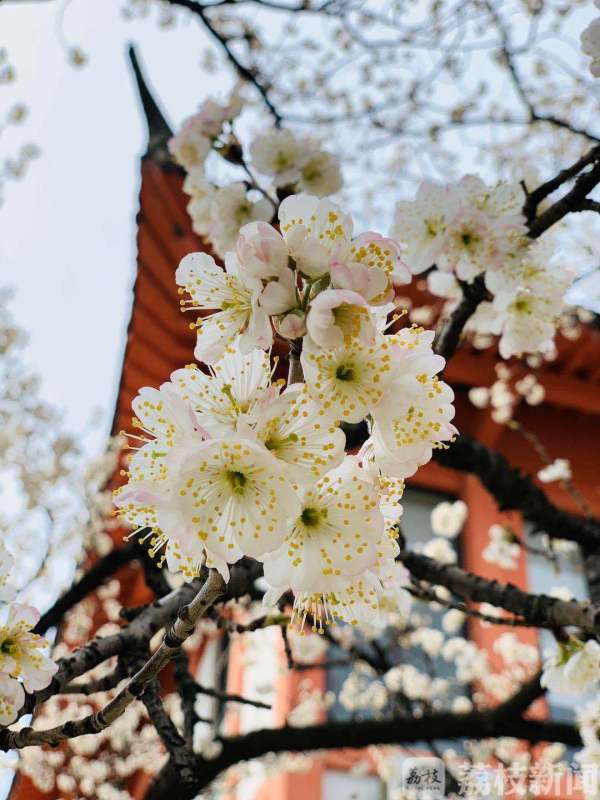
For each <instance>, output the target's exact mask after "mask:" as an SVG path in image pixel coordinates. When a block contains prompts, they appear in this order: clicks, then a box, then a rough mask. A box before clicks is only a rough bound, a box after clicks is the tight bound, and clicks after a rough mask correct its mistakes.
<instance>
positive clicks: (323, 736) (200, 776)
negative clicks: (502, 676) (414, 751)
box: [146, 711, 581, 800]
mask: <svg viewBox="0 0 600 800" xmlns="http://www.w3.org/2000/svg"><path fill="white" fill-rule="evenodd" d="M504 736H510V737H515V738H517V739H523V740H525V741H529V742H532V743H537V742H546V741H548V742H563V743H564V744H567V745H571V746H573V747H577V746H580V744H581V739H580V737H579V733H578V732H577V729H576V728H574V727H573V726H571V725H564V724H562V723H557V722H539V721H537V720H525V719H521V718H519V717H515V716H512V717H510V716H507V715H503V714H501V713H499V712H498V711H490V712H479V711H474V712H471V713H468V714H450V713H438V714H429V715H424V716H422V717H416V718H410V719H407V718H403V717H399V718H393V719H388V720H369V721H352V722H344V723H328V724H326V725H311V726H308V727H304V728H291V727H285V728H274V729H266V730H259V731H253V732H252V733H248V734H245V735H244V736H237V737H232V738H227V739H222V740H221V741H222V743H223V750H222V752H221V754H220V755H219V757H218V758H216V759H214V760H213V761H207V760H205V759H202V758H198V759H197V762H196V770H195V780H194V782H193V784H191V785H190V786H186V787H185V788H182V790H180V793H179V794H178V800H192V798H194V797H195V796H196V794H198V793H199V792H200V791H201V790H202V789H204V788H205V787H206V786H208V785H209V784H210V783H211V782H212V781H213V780H214V779H215V778H216V777H217V776H218V775H219V774H220V773H221V772H223V771H224V770H226V769H227V768H229V767H231V766H234V765H235V764H240V763H246V762H247V761H249V760H251V759H254V758H260V757H261V756H264V755H267V754H268V753H283V752H288V751H297V752H310V751H315V750H326V749H339V748H342V749H344V748H348V749H356V748H363V747H367V746H369V745H374V744H379V745H381V744H395V745H401V744H414V743H417V742H427V741H431V740H432V739H465V738H467V739H481V738H487V737H504ZM176 780H177V776H176V774H175V773H174V772H173V770H172V768H170V767H169V768H167V769H165V770H163V772H162V773H161V774H160V775H159V777H158V779H157V780H156V781H155V783H154V785H153V786H152V787H151V788H150V790H149V792H148V795H147V798H146V800H169V799H170V798H171V797H172V789H173V786H174V785H176Z"/></svg>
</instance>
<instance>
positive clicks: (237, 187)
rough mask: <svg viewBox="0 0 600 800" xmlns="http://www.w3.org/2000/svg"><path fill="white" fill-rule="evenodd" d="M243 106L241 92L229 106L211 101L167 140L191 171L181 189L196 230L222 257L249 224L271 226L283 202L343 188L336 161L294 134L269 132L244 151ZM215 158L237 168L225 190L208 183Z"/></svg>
mask: <svg viewBox="0 0 600 800" xmlns="http://www.w3.org/2000/svg"><path fill="white" fill-rule="evenodd" d="M242 107H243V104H242V99H241V97H240V95H239V93H238V91H237V89H235V90H234V92H233V94H232V95H231V97H230V98H229V100H228V101H227V102H226V103H225V104H220V103H218V102H216V101H215V100H213V99H211V98H209V99H207V100H205V101H204V103H203V104H202V105H201V106H200V109H199V110H198V111H197V113H196V114H194V115H193V116H192V117H189V118H188V119H187V120H186V121H185V122H184V123H183V125H182V127H181V129H180V131H179V132H178V133H177V135H176V136H174V137H173V138H172V139H171V140H170V141H169V150H170V152H171V155H172V156H173V158H174V159H175V161H176V162H177V163H178V164H179V165H180V166H182V167H183V168H184V169H185V170H186V172H187V177H186V179H185V182H184V186H183V188H184V191H185V192H186V193H187V194H188V195H190V202H189V204H188V213H189V215H190V217H191V220H192V227H193V229H194V231H195V232H196V233H197V234H198V235H199V236H202V237H203V238H205V239H206V240H207V241H208V242H209V243H210V244H211V245H212V247H213V249H214V250H215V252H216V253H217V254H218V255H220V256H224V254H225V253H226V252H227V251H228V250H231V249H232V248H234V246H235V242H236V239H237V236H238V232H239V230H240V228H241V227H243V226H244V225H245V224H247V223H250V222H259V221H262V222H269V221H270V220H271V219H272V218H273V215H274V211H275V209H276V207H277V205H278V202H279V199H280V198H282V197H286V196H288V195H290V194H294V193H298V192H309V193H311V194H313V195H317V196H318V197H324V196H325V195H330V194H334V193H335V192H337V191H338V190H339V189H340V188H341V187H342V177H341V172H340V166H339V161H338V159H337V158H336V157H335V156H333V155H332V154H331V153H328V152H327V151H325V150H323V149H322V148H321V147H320V146H319V144H318V143H317V142H315V141H313V140H312V139H308V138H302V137H298V136H296V135H295V134H294V133H292V131H290V130H287V129H283V130H282V129H276V128H273V129H271V130H268V131H266V132H264V133H262V134H260V135H259V136H257V137H256V138H255V139H254V140H253V141H252V142H251V144H250V146H249V147H248V149H247V152H246V151H245V149H244V148H243V147H242V144H241V143H240V141H239V140H238V138H237V136H236V135H235V132H234V130H233V121H234V120H235V118H236V117H237V116H238V115H239V113H240V112H241V110H242ZM211 153H214V154H217V155H219V156H220V157H221V158H222V159H224V160H225V161H227V162H228V163H229V165H230V166H231V165H233V166H234V167H235V168H236V169H237V172H238V176H237V177H236V179H235V180H233V181H232V182H230V183H227V184H226V185H216V184H215V183H214V182H212V181H211V180H209V178H208V177H207V175H206V162H207V159H208V157H209V155H210V154H211ZM255 173H259V174H260V176H261V179H262V178H264V179H266V183H265V182H264V181H263V182H261V183H259V179H258V178H257V177H256V175H255ZM263 184H264V185H263Z"/></svg>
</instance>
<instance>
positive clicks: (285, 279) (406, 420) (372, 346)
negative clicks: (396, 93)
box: [115, 195, 456, 630]
mask: <svg viewBox="0 0 600 800" xmlns="http://www.w3.org/2000/svg"><path fill="white" fill-rule="evenodd" d="M279 221H280V225H281V233H280V232H279V231H277V230H276V229H275V228H274V227H272V226H270V225H268V224H266V223H260V222H258V223H256V222H255V223H251V224H249V225H246V226H244V227H243V228H242V229H241V231H240V235H239V237H238V240H237V242H236V250H235V252H228V253H227V254H226V256H225V265H226V266H225V269H224V270H223V269H222V268H221V267H219V266H217V264H216V263H215V261H214V260H213V259H212V258H211V257H210V256H208V255H206V254H203V253H194V254H191V255H188V256H186V257H185V258H184V259H183V261H182V262H181V264H180V266H179V268H178V270H177V273H176V280H177V282H178V283H179V284H180V286H181V287H182V292H184V293H185V294H187V295H188V298H189V299H185V300H183V301H182V305H183V308H184V309H190V310H195V311H197V312H199V313H200V314H203V316H200V317H199V318H198V320H197V322H196V323H195V327H196V329H197V334H198V335H197V344H196V349H195V355H196V358H197V359H198V360H199V361H201V362H204V363H205V364H207V365H208V368H207V372H204V371H203V370H201V369H199V368H198V367H196V366H188V367H186V368H184V369H180V370H177V371H176V372H174V373H173V374H172V375H171V380H170V381H169V382H168V383H165V384H163V385H162V386H161V387H160V389H150V388H146V389H142V391H141V392H140V394H139V396H138V397H137V398H136V399H135V400H134V403H133V408H134V411H135V415H136V419H135V420H134V424H135V427H136V428H138V430H139V434H140V435H139V436H136V437H135V438H136V440H137V441H138V442H139V443H140V446H139V448H138V449H137V450H136V452H135V454H134V455H133V456H132V457H131V459H130V463H129V481H128V483H127V485H126V486H124V487H122V488H121V489H120V490H118V492H117V493H116V497H115V502H116V504H117V505H118V507H119V509H120V514H121V516H122V517H123V518H124V519H125V520H126V521H127V522H128V523H129V524H130V525H132V526H133V527H135V528H136V529H143V528H145V529H147V528H150V529H151V531H152V532H151V534H147V535H148V536H149V538H150V549H151V552H152V553H158V552H159V550H162V548H164V549H165V553H164V557H165V558H166V561H167V564H168V566H169V567H170V568H171V569H174V570H176V571H180V572H182V573H183V574H184V575H185V576H186V577H192V576H194V575H196V574H197V573H198V569H199V567H200V566H201V565H202V564H206V565H207V566H210V567H215V568H216V569H218V570H219V571H220V572H221V574H222V575H223V576H224V577H225V578H226V579H227V577H228V574H229V570H228V565H229V564H232V563H235V562H236V561H237V560H238V559H240V558H241V557H242V556H249V557H252V558H256V559H259V560H261V561H262V562H263V564H264V574H265V578H266V580H267V582H268V584H269V586H270V587H271V589H270V590H269V591H268V592H267V595H266V602H272V603H275V602H276V601H277V599H278V598H279V597H280V596H281V595H282V594H283V593H285V592H286V591H288V590H289V589H291V590H292V591H293V593H294V595H295V613H296V615H297V616H298V617H299V618H300V619H301V620H302V621H304V619H306V617H310V619H311V620H312V621H313V624H314V627H315V628H316V629H318V630H322V625H323V623H327V622H330V621H334V620H335V619H344V620H347V621H351V622H360V621H367V620H370V619H373V618H374V617H376V616H377V615H378V613H379V611H380V610H382V609H384V608H385V609H386V610H389V609H390V607H395V608H399V607H401V606H403V607H406V603H405V602H404V598H403V595H404V594H405V592H404V589H403V588H402V585H403V580H404V579H403V578H402V576H401V575H400V574H399V573H398V570H397V565H396V564H395V563H394V559H395V556H396V555H397V553H398V545H397V542H396V538H397V530H396V527H395V526H396V524H397V522H398V519H399V517H400V514H401V511H402V509H401V506H400V499H401V497H402V491H403V479H404V478H406V477H408V476H410V475H412V474H413V473H414V472H415V471H416V470H417V469H418V467H419V466H421V465H423V464H425V463H426V462H427V461H429V459H430V458H431V455H432V451H433V449H434V448H435V447H438V446H440V445H441V443H442V442H444V441H447V440H449V439H451V438H452V437H453V436H454V434H455V432H456V431H455V428H454V426H453V425H452V423H451V419H452V417H453V414H454V409H453V405H452V401H453V394H452V391H451V389H450V388H449V387H448V386H447V385H446V384H445V383H443V382H442V381H441V380H439V378H438V376H437V373H438V372H439V371H440V370H441V369H442V368H443V366H444V359H443V358H441V357H440V356H437V355H435V354H434V353H433V351H432V348H431V344H432V339H433V333H432V332H429V331H424V330H422V329H420V328H416V327H412V328H408V329H402V330H400V331H399V332H397V333H394V334H386V333H385V332H384V331H385V321H386V317H387V313H388V312H389V309H390V307H391V306H390V304H389V301H390V299H391V297H392V296H393V292H394V284H395V283H397V282H405V281H407V280H408V277H409V275H408V271H407V269H406V267H405V266H404V264H403V262H402V261H401V258H400V250H399V247H398V245H397V243H396V242H395V241H393V240H391V239H387V238H385V237H383V236H381V235H379V234H376V233H363V234H360V235H358V236H354V235H353V224H352V219H351V218H350V217H349V216H348V215H347V214H345V213H344V212H343V211H342V210H341V209H340V208H339V207H338V206H336V205H335V204H333V203H331V202H329V201H327V200H319V199H318V198H316V197H314V196H311V195H294V196H291V197H288V198H287V199H286V200H284V202H283V203H282V204H281V208H280V213H279ZM275 337H277V338H279V339H284V340H285V339H287V340H293V347H294V348H295V350H296V351H301V357H300V364H301V367H302V371H303V377H304V380H305V382H303V381H302V382H299V377H300V376H298V377H296V376H294V375H291V377H290V381H289V385H288V386H287V387H286V388H284V387H283V385H282V382H281V381H278V380H274V377H273V371H272V369H271V359H270V348H271V345H272V342H273V340H274V338H275ZM362 420H367V423H368V427H369V434H370V435H369V437H368V439H367V441H366V442H365V444H364V446H363V447H362V449H361V451H360V453H359V454H358V455H357V456H349V455H345V452H344V450H345V437H344V433H343V432H342V429H341V427H340V424H341V423H342V422H350V423H357V422H360V421H362ZM384 587H385V588H384Z"/></svg>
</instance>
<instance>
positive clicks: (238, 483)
mask: <svg viewBox="0 0 600 800" xmlns="http://www.w3.org/2000/svg"><path fill="white" fill-rule="evenodd" d="M225 477H226V478H227V482H228V483H229V485H230V486H231V489H232V491H233V492H234V493H235V494H244V486H245V485H246V483H247V480H248V479H247V478H246V476H245V475H244V473H243V472H235V471H234V470H229V472H226V473H225Z"/></svg>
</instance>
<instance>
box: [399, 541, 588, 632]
mask: <svg viewBox="0 0 600 800" xmlns="http://www.w3.org/2000/svg"><path fill="white" fill-rule="evenodd" d="M398 560H399V561H401V562H402V563H403V564H404V566H405V567H406V568H407V570H408V571H409V572H410V573H411V575H413V576H414V577H415V578H418V579H419V580H423V581H428V582H429V583H433V584H436V585H438V586H445V587H446V588H447V589H449V590H450V591H451V592H453V593H454V594H456V595H458V596H459V597H462V598H464V599H465V600H470V601H472V602H476V603H491V604H492V605H493V606H497V607H498V608H504V609H506V611H510V612H512V613H513V614H518V615H519V616H520V617H523V618H524V619H526V620H528V621H529V622H531V623H532V624H534V625H539V626H540V627H550V628H554V629H556V630H558V629H560V628H563V627H567V626H576V627H578V628H581V630H582V631H585V632H586V633H590V634H593V635H594V636H596V637H600V606H596V605H592V604H591V603H589V602H579V601H577V600H558V599H557V598H556V597H549V596H548V595H544V594H529V593H528V592H524V591H523V590H522V589H519V588H518V587H516V586H514V585H513V584H512V583H500V582H499V581H496V580H489V579H488V578H482V577H481V576H480V575H475V574H474V573H472V572H467V570H464V569H461V568H460V567H457V566H455V565H454V564H441V563H440V562H439V561H435V560H434V559H432V558H428V557H427V556H424V555H421V554H420V553H413V552H411V551H409V550H403V551H401V553H400V555H399V556H398Z"/></svg>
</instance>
